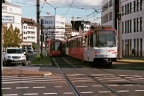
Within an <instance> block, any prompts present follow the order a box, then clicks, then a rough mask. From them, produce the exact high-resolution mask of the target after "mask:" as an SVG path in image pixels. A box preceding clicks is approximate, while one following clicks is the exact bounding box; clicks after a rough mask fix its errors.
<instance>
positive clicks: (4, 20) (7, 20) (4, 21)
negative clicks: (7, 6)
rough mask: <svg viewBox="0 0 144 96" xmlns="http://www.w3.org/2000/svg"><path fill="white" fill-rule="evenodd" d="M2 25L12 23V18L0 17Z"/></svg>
mask: <svg viewBox="0 0 144 96" xmlns="http://www.w3.org/2000/svg"><path fill="white" fill-rule="evenodd" d="M2 23H14V16H2Z"/></svg>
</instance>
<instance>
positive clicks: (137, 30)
mask: <svg viewBox="0 0 144 96" xmlns="http://www.w3.org/2000/svg"><path fill="white" fill-rule="evenodd" d="M136 26H137V32H139V27H138V26H139V18H137V24H136Z"/></svg>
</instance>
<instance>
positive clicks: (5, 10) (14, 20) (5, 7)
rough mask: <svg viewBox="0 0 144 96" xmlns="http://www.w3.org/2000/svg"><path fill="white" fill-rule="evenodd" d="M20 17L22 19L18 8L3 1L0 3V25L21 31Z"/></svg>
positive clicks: (20, 10) (20, 9)
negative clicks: (0, 8) (0, 18)
mask: <svg viewBox="0 0 144 96" xmlns="http://www.w3.org/2000/svg"><path fill="white" fill-rule="evenodd" d="M21 17H22V8H21V7H20V6H17V5H14V4H12V3H10V2H7V1H5V3H2V24H4V25H6V26H7V27H9V26H10V24H12V25H13V27H14V28H15V27H17V28H18V29H19V30H20V34H21V33H22V31H21Z"/></svg>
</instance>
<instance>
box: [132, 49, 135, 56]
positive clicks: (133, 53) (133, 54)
mask: <svg viewBox="0 0 144 96" xmlns="http://www.w3.org/2000/svg"><path fill="white" fill-rule="evenodd" d="M132 56H135V49H134V48H133V49H132Z"/></svg>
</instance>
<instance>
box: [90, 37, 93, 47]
mask: <svg viewBox="0 0 144 96" xmlns="http://www.w3.org/2000/svg"><path fill="white" fill-rule="evenodd" d="M90 47H93V35H90Z"/></svg>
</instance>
